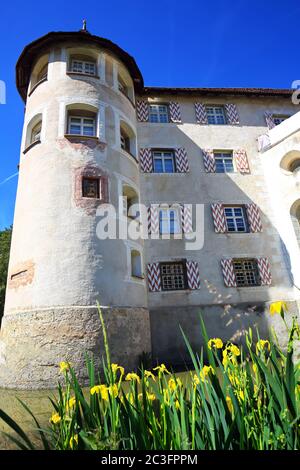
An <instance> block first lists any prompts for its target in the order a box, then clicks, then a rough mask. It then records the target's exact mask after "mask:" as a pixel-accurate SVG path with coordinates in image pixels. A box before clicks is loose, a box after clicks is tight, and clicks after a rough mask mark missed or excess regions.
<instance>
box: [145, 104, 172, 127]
mask: <svg viewBox="0 0 300 470" xmlns="http://www.w3.org/2000/svg"><path fill="white" fill-rule="evenodd" d="M149 121H150V122H157V123H166V122H169V112H168V106H167V105H158V104H150V105H149Z"/></svg>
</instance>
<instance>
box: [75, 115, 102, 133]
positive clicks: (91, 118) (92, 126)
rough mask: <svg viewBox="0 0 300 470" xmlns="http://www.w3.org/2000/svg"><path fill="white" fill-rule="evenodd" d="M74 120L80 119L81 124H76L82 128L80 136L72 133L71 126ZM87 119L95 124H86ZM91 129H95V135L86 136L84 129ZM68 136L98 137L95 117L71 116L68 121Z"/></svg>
mask: <svg viewBox="0 0 300 470" xmlns="http://www.w3.org/2000/svg"><path fill="white" fill-rule="evenodd" d="M72 119H80V123H74V125H77V126H80V133H79V134H73V133H72V132H71V125H72V122H71V121H72ZM85 119H89V120H90V121H93V124H86V123H84V120H85ZM85 127H89V128H92V129H93V134H84V128H85ZM68 134H69V135H81V136H85V137H96V119H95V118H93V117H89V116H76V115H71V116H69V119H68Z"/></svg>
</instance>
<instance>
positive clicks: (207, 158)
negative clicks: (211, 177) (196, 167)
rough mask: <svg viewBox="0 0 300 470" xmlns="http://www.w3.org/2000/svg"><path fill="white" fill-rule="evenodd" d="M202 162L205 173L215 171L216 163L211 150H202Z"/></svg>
mask: <svg viewBox="0 0 300 470" xmlns="http://www.w3.org/2000/svg"><path fill="white" fill-rule="evenodd" d="M202 153H203V162H204V168H205V171H206V173H215V172H216V163H215V156H214V151H213V150H202Z"/></svg>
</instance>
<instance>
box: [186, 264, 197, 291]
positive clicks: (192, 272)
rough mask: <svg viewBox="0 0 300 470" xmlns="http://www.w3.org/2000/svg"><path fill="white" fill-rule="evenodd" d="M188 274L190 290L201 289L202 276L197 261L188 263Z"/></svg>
mask: <svg viewBox="0 0 300 470" xmlns="http://www.w3.org/2000/svg"><path fill="white" fill-rule="evenodd" d="M186 272H187V280H188V286H189V289H192V290H194V289H200V274H199V265H198V263H197V261H187V262H186Z"/></svg>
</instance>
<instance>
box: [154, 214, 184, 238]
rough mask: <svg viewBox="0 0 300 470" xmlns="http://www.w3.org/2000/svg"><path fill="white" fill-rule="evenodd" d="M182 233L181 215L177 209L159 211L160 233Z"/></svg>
mask: <svg viewBox="0 0 300 470" xmlns="http://www.w3.org/2000/svg"><path fill="white" fill-rule="evenodd" d="M180 232H181V223H180V214H179V210H177V209H159V233H161V234H175V233H180Z"/></svg>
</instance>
